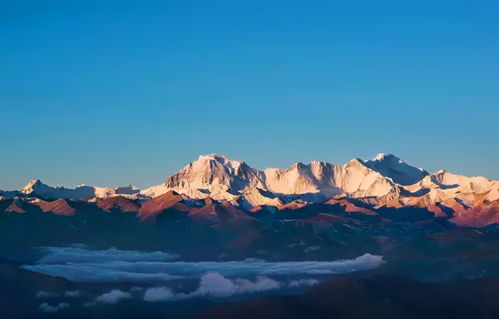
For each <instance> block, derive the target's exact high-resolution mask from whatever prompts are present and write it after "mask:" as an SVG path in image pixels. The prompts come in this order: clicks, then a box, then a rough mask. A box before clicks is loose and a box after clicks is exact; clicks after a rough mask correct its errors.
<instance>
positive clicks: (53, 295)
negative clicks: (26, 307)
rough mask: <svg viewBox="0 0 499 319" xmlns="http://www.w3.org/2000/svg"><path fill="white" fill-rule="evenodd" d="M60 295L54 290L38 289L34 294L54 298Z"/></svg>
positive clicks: (37, 296)
mask: <svg viewBox="0 0 499 319" xmlns="http://www.w3.org/2000/svg"><path fill="white" fill-rule="evenodd" d="M60 296H61V295H60V294H58V293H55V292H49V291H39V292H38V293H37V294H36V298H56V297H60Z"/></svg>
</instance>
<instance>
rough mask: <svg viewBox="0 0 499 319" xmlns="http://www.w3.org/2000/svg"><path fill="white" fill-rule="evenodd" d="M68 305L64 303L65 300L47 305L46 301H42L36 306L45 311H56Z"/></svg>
mask: <svg viewBox="0 0 499 319" xmlns="http://www.w3.org/2000/svg"><path fill="white" fill-rule="evenodd" d="M68 307H69V304H67V303H65V302H60V303H59V304H57V305H56V306H51V305H49V304H48V303H46V302H44V303H42V304H41V305H39V306H38V308H39V309H40V310H43V311H45V312H52V313H53V312H57V311H59V310H61V309H64V308H68Z"/></svg>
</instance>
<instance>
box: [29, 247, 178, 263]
mask: <svg viewBox="0 0 499 319" xmlns="http://www.w3.org/2000/svg"><path fill="white" fill-rule="evenodd" d="M37 249H38V250H39V251H40V252H42V253H44V254H45V255H44V256H43V257H42V258H40V260H38V263H39V264H60V263H87V262H88V263H102V262H110V261H129V262H133V261H168V260H174V259H176V258H178V256H177V255H173V254H168V253H165V252H161V251H153V252H140V251H135V250H119V249H116V248H109V249H105V250H93V249H89V248H87V247H86V246H85V245H72V246H68V247H38V248H37Z"/></svg>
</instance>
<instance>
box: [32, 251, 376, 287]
mask: <svg viewBox="0 0 499 319" xmlns="http://www.w3.org/2000/svg"><path fill="white" fill-rule="evenodd" d="M41 251H42V252H44V253H45V254H46V255H44V256H43V257H42V258H41V259H40V260H39V261H38V264H36V265H23V266H22V268H24V269H27V270H31V271H34V272H38V273H42V274H45V275H50V276H59V277H63V278H66V279H68V280H71V281H74V282H125V281H126V282H137V283H150V284H157V283H160V282H168V281H171V280H176V279H183V278H185V279H199V278H201V276H202V275H203V274H207V273H217V274H220V276H222V277H228V278H236V277H258V276H305V275H309V276H311V275H329V274H330V275H333V274H342V273H349V272H355V271H364V270H369V269H374V268H377V267H379V266H380V265H381V264H382V263H383V257H382V256H376V255H371V254H364V255H362V256H360V257H357V258H354V259H346V260H336V261H286V262H267V261H263V260H245V261H225V262H216V261H203V262H184V261H172V260H173V259H174V258H175V257H176V256H174V255H171V254H167V253H164V252H145V253H143V252H138V251H124V250H118V249H114V248H112V249H107V250H90V249H87V248H83V247H43V248H41ZM203 278H204V277H203ZM208 279H209V278H208ZM245 284H246V285H249V284H248V283H245ZM240 286H241V285H240Z"/></svg>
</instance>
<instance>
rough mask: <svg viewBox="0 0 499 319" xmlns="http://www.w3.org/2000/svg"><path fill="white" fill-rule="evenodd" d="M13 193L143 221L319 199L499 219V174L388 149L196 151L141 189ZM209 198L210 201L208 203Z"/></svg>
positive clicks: (459, 220) (66, 209) (61, 207)
mask: <svg viewBox="0 0 499 319" xmlns="http://www.w3.org/2000/svg"><path fill="white" fill-rule="evenodd" d="M0 195H1V194H0ZM14 196H17V197H19V196H21V197H28V198H37V199H39V200H40V201H39V202H38V206H40V207H41V208H42V210H43V211H52V212H54V213H58V214H61V215H71V214H73V213H74V210H73V209H72V207H71V204H70V203H68V202H61V201H59V202H57V203H55V204H47V203H49V202H50V200H58V199H60V200H72V201H79V200H82V199H85V201H87V202H96V204H97V206H98V207H100V208H102V209H103V210H105V211H111V210H113V211H126V212H134V213H137V214H139V216H140V218H141V219H142V220H151V219H154V218H155V216H157V215H158V214H160V213H161V212H163V211H165V210H168V209H171V208H173V209H177V210H179V211H182V212H184V213H185V214H186V215H187V216H195V215H198V214H195V213H192V212H191V211H192V209H193V207H194V208H196V209H200V208H201V207H204V206H206V205H208V206H209V207H211V208H210V209H208V208H205V209H204V210H203V209H201V210H200V211H201V212H203V211H211V212H215V211H233V212H235V210H237V214H235V215H234V216H239V217H241V216H243V215H241V214H239V212H240V211H246V212H250V211H252V212H255V211H260V210H262V209H263V208H264V207H273V208H275V209H278V210H288V209H303V208H304V206H307V205H315V204H323V205H336V206H337V207H343V208H344V209H346V211H348V212H352V213H353V212H357V213H364V214H368V215H372V214H377V213H376V212H377V211H381V210H390V209H392V210H393V209H399V210H400V209H402V208H408V207H412V208H417V209H424V210H426V211H428V212H430V213H431V214H433V215H434V217H436V218H448V219H449V220H450V221H452V222H454V223H456V224H459V225H465V226H471V227H483V226H486V225H490V224H495V223H497V222H499V214H498V208H499V181H493V180H488V179H486V178H484V177H466V176H460V175H455V174H451V173H449V172H447V171H445V170H440V171H438V172H436V173H433V174H429V173H428V172H427V171H425V170H424V169H421V168H416V167H413V166H411V165H409V164H407V163H405V162H404V161H403V160H401V159H400V158H398V157H396V156H394V155H390V154H378V155H377V156H376V157H374V158H373V159H371V160H365V161H364V160H361V159H353V160H351V161H349V162H347V163H345V164H343V165H335V164H331V163H328V162H322V161H313V162H311V163H308V164H304V163H295V164H293V165H291V166H290V167H289V168H287V169H278V168H268V169H265V170H258V169H255V168H252V167H250V166H249V165H248V164H246V163H245V162H244V161H238V160H232V159H229V158H227V157H226V156H224V155H220V154H211V155H203V156H200V157H199V158H198V159H197V160H196V161H194V162H192V163H189V164H187V165H186V166H185V167H183V168H182V169H181V170H179V171H178V172H176V173H174V174H173V175H171V176H170V177H168V178H167V179H166V180H165V182H164V183H163V184H160V185H156V186H153V187H150V188H148V189H145V190H143V191H140V190H139V189H138V188H136V187H134V186H127V187H116V188H111V187H94V186H84V185H82V186H78V187H76V188H74V189H71V188H65V187H61V186H56V187H52V186H48V185H46V184H44V183H42V182H41V181H39V180H33V181H30V182H29V183H28V184H27V185H26V186H25V187H24V188H23V189H21V190H20V191H13V192H3V197H5V198H13V197H14ZM113 198H114V199H113ZM207 198H209V200H210V201H211V202H210V203H207V202H206V199H207ZM125 199H126V200H125ZM47 200H49V202H47ZM213 201H215V202H213ZM227 205H229V206H227ZM227 207H230V209H229V208H227ZM215 208H216V209H215ZM9 211H11V212H18V213H21V212H22V211H24V207H22V205H21V206H19V205H17V204H16V203H12V205H11V207H9ZM216 215H217V214H215V213H213V214H211V215H210V214H208V215H203V216H216ZM496 215H498V216H497V217H496ZM199 216H200V215H199ZM231 216H232V215H231Z"/></svg>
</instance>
